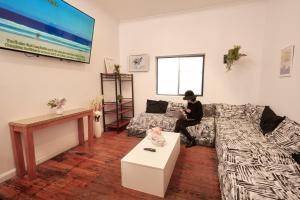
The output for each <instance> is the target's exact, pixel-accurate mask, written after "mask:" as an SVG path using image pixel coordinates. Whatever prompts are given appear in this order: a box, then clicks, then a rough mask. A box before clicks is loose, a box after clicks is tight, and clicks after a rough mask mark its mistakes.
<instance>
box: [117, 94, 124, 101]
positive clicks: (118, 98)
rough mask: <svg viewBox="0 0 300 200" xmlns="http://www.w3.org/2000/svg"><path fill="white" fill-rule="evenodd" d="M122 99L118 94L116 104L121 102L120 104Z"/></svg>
mask: <svg viewBox="0 0 300 200" xmlns="http://www.w3.org/2000/svg"><path fill="white" fill-rule="evenodd" d="M122 99H123V96H122V95H120V94H119V95H118V96H117V102H118V103H121V102H122Z"/></svg>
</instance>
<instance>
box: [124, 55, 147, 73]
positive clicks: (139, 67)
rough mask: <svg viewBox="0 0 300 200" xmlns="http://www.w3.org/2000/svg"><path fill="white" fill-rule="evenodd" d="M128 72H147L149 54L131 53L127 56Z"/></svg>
mask: <svg viewBox="0 0 300 200" xmlns="http://www.w3.org/2000/svg"><path fill="white" fill-rule="evenodd" d="M129 71H130V72H147V71H149V55H148V54H141V55H132V56H129Z"/></svg>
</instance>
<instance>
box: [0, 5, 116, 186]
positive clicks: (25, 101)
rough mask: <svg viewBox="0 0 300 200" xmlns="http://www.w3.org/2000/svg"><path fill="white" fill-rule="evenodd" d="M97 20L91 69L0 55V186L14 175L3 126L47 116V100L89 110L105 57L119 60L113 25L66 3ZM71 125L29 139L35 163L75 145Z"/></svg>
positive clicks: (90, 8) (95, 11)
mask: <svg viewBox="0 0 300 200" xmlns="http://www.w3.org/2000/svg"><path fill="white" fill-rule="evenodd" d="M67 2H69V3H70V4H71V5H74V6H75V7H77V8H79V9H81V10H82V11H84V12H86V13H88V14H89V15H91V16H93V17H94V18H95V19H96V24H95V32H94V42H93V50H92V58H91V64H89V65H88V64H80V63H75V62H67V61H60V60H58V59H53V58H46V57H39V58H36V57H32V58H28V57H26V56H25V55H24V54H22V53H17V52H11V51H6V50H0V63H1V73H0V91H1V98H0V110H1V112H0V182H1V181H3V180H4V179H6V178H8V177H10V176H12V175H14V172H15V171H14V162H13V154H12V148H11V141H10V135H9V127H8V122H9V121H13V120H17V119H22V118H28V117H31V116H36V115H42V114H45V113H49V112H50V110H49V108H48V107H47V106H46V104H47V101H48V100H49V99H51V98H54V97H66V99H67V104H66V106H65V108H66V109H73V108H77V107H84V106H88V104H89V100H90V99H91V98H93V97H95V96H96V95H98V94H100V78H99V77H100V75H99V73H100V72H103V70H104V66H103V65H104V64H103V63H104V57H111V58H115V59H117V60H118V58H119V54H118V53H119V52H118V49H119V46H118V44H119V41H118V22H117V21H116V20H115V19H113V18H111V17H110V16H109V15H107V14H106V13H104V12H103V11H102V10H101V8H100V6H98V5H97V4H96V3H95V1H75V0H68V1H67ZM76 134H77V126H76V123H75V122H70V123H67V124H62V125H60V126H57V127H51V128H48V129H44V130H41V131H38V132H36V133H35V134H34V139H35V147H36V157H37V160H39V161H43V160H46V159H49V158H50V157H51V156H53V155H55V154H57V153H60V152H63V151H65V150H67V149H69V148H70V147H73V146H75V145H76V144H78V140H77V135H76Z"/></svg>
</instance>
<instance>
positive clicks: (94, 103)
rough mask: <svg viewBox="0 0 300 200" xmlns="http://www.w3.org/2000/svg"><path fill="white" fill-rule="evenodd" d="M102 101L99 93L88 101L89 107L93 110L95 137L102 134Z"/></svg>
mask: <svg viewBox="0 0 300 200" xmlns="http://www.w3.org/2000/svg"><path fill="white" fill-rule="evenodd" d="M102 101H103V96H102V95H99V96H97V97H96V98H94V99H92V100H91V102H90V107H91V108H92V109H93V110H94V131H95V136H96V137H97V138H98V137H101V135H102V125H101V120H100V119H101V117H102Z"/></svg>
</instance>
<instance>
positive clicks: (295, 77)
mask: <svg viewBox="0 0 300 200" xmlns="http://www.w3.org/2000/svg"><path fill="white" fill-rule="evenodd" d="M299 19H300V1H299V0H286V1H281V0H271V1H269V3H268V10H267V24H266V25H267V26H266V37H265V48H264V59H263V63H264V64H263V71H262V81H261V88H262V89H261V103H263V104H269V105H271V108H273V109H274V111H275V112H276V113H278V114H280V115H286V116H288V117H290V118H291V119H293V120H295V121H297V122H299V123H300V113H299V111H300V104H299V102H300V94H299V84H300V49H299V48H300V37H299V35H300V24H299ZM289 45H295V55H294V67H293V68H292V72H291V73H292V74H291V77H289V78H280V77H279V68H280V53H281V52H280V51H281V49H283V48H285V47H287V46H289Z"/></svg>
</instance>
